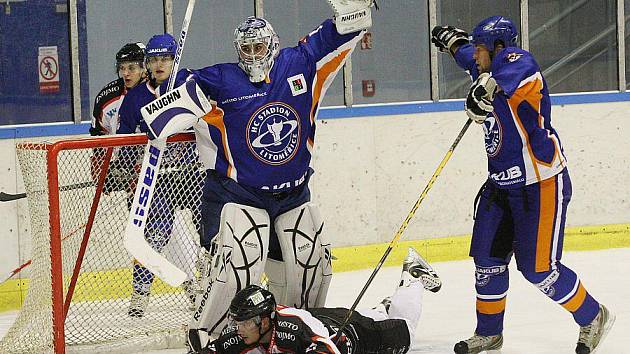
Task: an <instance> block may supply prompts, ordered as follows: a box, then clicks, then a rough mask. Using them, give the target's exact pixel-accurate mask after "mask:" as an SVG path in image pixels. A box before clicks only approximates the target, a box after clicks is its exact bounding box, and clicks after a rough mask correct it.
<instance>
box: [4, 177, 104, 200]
mask: <svg viewBox="0 0 630 354" xmlns="http://www.w3.org/2000/svg"><path fill="white" fill-rule="evenodd" d="M94 185H95V182H94V181H89V182H81V183H75V184H69V185H67V186H62V187H61V188H59V191H60V192H65V191H71V190H74V189H81V188H86V187H93V186H94ZM38 192H43V191H38ZM38 192H35V193H38ZM25 197H26V193H17V194H11V193H5V192H0V202H10V201H13V200H18V199H22V198H25Z"/></svg>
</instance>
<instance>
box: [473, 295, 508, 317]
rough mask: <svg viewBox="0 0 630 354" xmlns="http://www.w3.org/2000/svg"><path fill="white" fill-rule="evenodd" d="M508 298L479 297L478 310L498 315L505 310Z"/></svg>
mask: <svg viewBox="0 0 630 354" xmlns="http://www.w3.org/2000/svg"><path fill="white" fill-rule="evenodd" d="M505 302H506V298H503V299H501V300H499V301H482V300H479V299H477V311H478V312H479V313H483V314H484V315H496V314H498V313H501V312H503V311H505Z"/></svg>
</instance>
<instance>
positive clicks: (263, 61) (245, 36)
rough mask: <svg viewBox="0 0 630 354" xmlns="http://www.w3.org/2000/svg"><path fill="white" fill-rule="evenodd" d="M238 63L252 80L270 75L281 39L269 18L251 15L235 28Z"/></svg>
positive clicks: (255, 80) (259, 80)
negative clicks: (268, 20)
mask: <svg viewBox="0 0 630 354" xmlns="http://www.w3.org/2000/svg"><path fill="white" fill-rule="evenodd" d="M234 47H235V48H236V53H237V54H238V65H239V66H240V67H241V69H243V70H244V71H245V72H246V73H247V75H248V76H249V81H251V82H261V81H263V80H265V78H266V77H267V76H268V75H269V72H270V71H271V68H272V67H273V63H274V60H275V58H276V57H277V56H278V53H279V51H280V40H279V39H278V35H277V34H276V31H274V29H273V27H272V26H271V24H270V23H269V22H267V20H265V19H263V18H259V17H254V16H250V17H248V18H247V19H245V21H243V23H241V24H240V25H239V26H238V27H237V28H236V29H235V30H234Z"/></svg>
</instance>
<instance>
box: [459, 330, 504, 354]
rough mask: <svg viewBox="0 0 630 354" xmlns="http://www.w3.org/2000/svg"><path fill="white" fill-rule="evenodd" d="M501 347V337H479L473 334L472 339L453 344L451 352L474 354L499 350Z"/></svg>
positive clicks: (498, 335)
mask: <svg viewBox="0 0 630 354" xmlns="http://www.w3.org/2000/svg"><path fill="white" fill-rule="evenodd" d="M502 346H503V335H502V334H497V335H496V336H480V335H478V334H477V333H475V334H474V335H473V336H472V337H470V338H468V339H466V340H463V341H461V342H459V343H457V344H455V348H453V350H454V351H455V353H457V354H476V353H481V352H484V351H488V350H497V349H501V347H502Z"/></svg>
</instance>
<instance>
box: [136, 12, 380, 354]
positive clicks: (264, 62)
mask: <svg viewBox="0 0 630 354" xmlns="http://www.w3.org/2000/svg"><path fill="white" fill-rule="evenodd" d="M328 3H329V4H330V5H331V6H332V8H333V10H334V13H335V16H334V18H335V19H334V21H333V20H326V21H324V22H323V23H322V24H321V25H320V26H319V27H318V28H316V29H315V30H313V31H312V32H311V33H309V34H308V35H306V36H305V37H304V38H303V39H301V40H300V41H299V43H298V44H297V45H296V46H295V47H289V48H284V49H282V50H280V43H279V40H278V36H277V35H276V33H275V31H274V29H273V27H272V26H271V24H270V23H269V22H268V21H266V20H265V19H263V18H256V17H249V18H247V19H246V20H245V21H244V22H243V23H242V24H241V25H240V26H239V27H238V28H236V30H235V31H234V45H235V48H236V52H237V55H238V63H222V64H215V65H211V66H208V67H205V68H202V69H198V70H189V69H183V70H180V71H179V73H178V75H177V78H176V85H175V86H176V87H177V89H175V90H173V91H170V92H166V93H163V94H161V95H160V97H159V98H158V99H156V100H154V101H153V102H151V103H150V104H148V105H146V106H144V107H143V108H142V109H141V111H142V115H143V117H144V120H145V122H147V125H148V128H149V130H150V134H149V136H150V137H151V138H152V139H154V138H158V139H164V138H165V137H167V136H169V135H171V134H173V133H176V132H179V131H182V130H184V129H187V128H189V127H191V126H193V127H194V129H195V133H196V139H197V147H198V150H199V159H200V161H202V163H203V164H204V168H205V169H206V171H207V175H206V179H205V181H204V188H203V193H204V195H203V200H202V207H201V211H202V215H203V226H204V228H203V229H204V232H203V235H202V236H201V245H202V246H203V247H204V248H205V249H206V250H207V251H208V253H209V257H212V262H208V264H211V266H210V267H208V269H206V270H204V271H202V276H203V280H202V290H203V292H204V293H203V294H201V295H200V296H199V297H198V299H199V302H198V303H197V306H196V307H197V308H196V310H195V312H194V314H193V316H192V320H191V323H190V329H191V330H190V332H189V335H190V340H189V341H190V343H189V344H190V346H191V347H192V348H193V349H195V350H199V349H200V348H201V347H203V346H204V345H205V344H206V343H205V339H206V338H205V334H206V333H213V332H214V333H215V334H216V333H218V332H219V331H220V329H221V328H223V326H224V325H225V320H226V317H227V316H226V315H227V314H226V311H227V308H228V305H229V301H230V299H231V298H232V297H233V296H234V294H235V293H236V291H237V290H238V289H243V288H244V287H245V286H247V285H249V284H255V283H257V282H258V281H259V280H260V278H261V275H262V273H263V271H264V273H265V274H266V275H267V277H268V279H269V290H270V291H271V292H272V293H273V294H274V296H275V297H276V299H278V301H279V302H281V303H284V304H287V305H290V306H294V307H298V308H308V307H316V306H322V305H323V304H324V301H325V299H326V294H327V292H328V284H329V282H330V277H331V276H332V267H331V263H330V262H331V258H330V242H329V241H327V237H326V233H325V231H324V230H323V221H322V219H321V217H320V215H319V210H318V208H317V207H316V205H315V204H313V203H311V202H310V200H311V197H310V191H309V188H308V182H309V178H310V176H311V175H312V173H313V171H312V169H311V168H310V163H311V151H312V149H313V144H314V138H315V118H316V115H317V111H318V108H319V105H320V103H321V101H322V99H323V97H324V94H325V92H326V89H327V88H328V87H329V86H330V84H331V83H332V81H333V79H334V77H335V76H336V74H337V73H338V72H339V70H340V69H341V67H342V66H343V64H344V62H345V60H346V59H347V58H349V57H350V55H351V53H352V51H353V50H354V48H355V46H356V44H357V43H358V42H359V41H360V40H361V37H362V35H363V33H364V32H363V30H364V29H365V28H368V27H370V26H371V24H372V21H371V6H372V5H373V0H349V1H346V0H344V1H341V0H329V1H328ZM164 87H165V85H162V87H160V92H162V91H161V89H163V88H164ZM207 98H209V99H210V100H212V101H214V102H216V104H215V103H213V104H212V106H211V105H210V104H209V101H208V100H207ZM199 334H201V338H200V336H199Z"/></svg>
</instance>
